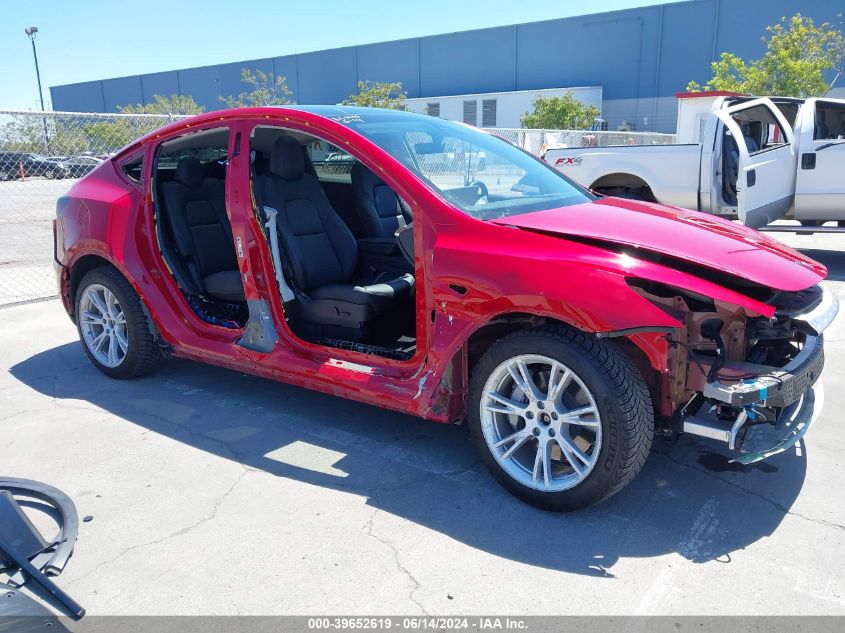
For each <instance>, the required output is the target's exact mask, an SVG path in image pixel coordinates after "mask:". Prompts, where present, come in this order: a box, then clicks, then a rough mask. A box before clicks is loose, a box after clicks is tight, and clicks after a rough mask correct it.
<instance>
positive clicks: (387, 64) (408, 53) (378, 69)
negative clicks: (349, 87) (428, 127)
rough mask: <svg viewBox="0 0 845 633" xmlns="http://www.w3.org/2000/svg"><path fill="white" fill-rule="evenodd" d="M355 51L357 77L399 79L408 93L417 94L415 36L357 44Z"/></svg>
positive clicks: (410, 95) (414, 95) (417, 76)
mask: <svg viewBox="0 0 845 633" xmlns="http://www.w3.org/2000/svg"><path fill="white" fill-rule="evenodd" d="M356 52H357V55H358V81H388V82H393V81H400V82H402V86H403V87H404V89H405V92H406V93H407V94H408V96H409V97H411V98H413V97H418V96H419V95H420V84H419V73H418V70H417V69H418V65H417V40H400V41H398V42H385V43H384V44H369V45H367V46H358V47H357V48H356Z"/></svg>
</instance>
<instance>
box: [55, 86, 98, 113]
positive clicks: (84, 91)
mask: <svg viewBox="0 0 845 633" xmlns="http://www.w3.org/2000/svg"><path fill="white" fill-rule="evenodd" d="M50 100H51V101H52V102H53V110H56V111H59V112H62V111H64V112H105V110H106V108H105V104H104V103H103V86H102V82H100V81H86V82H85V83H80V84H68V85H66V86H53V87H52V88H50Z"/></svg>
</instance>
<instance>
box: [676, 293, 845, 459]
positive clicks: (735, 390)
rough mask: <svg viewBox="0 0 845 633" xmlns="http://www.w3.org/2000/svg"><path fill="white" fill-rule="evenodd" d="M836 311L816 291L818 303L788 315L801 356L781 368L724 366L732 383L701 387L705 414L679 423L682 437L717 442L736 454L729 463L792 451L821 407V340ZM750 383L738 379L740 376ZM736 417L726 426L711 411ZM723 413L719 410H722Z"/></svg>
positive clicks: (827, 296) (830, 298)
mask: <svg viewBox="0 0 845 633" xmlns="http://www.w3.org/2000/svg"><path fill="white" fill-rule="evenodd" d="M838 311H839V300H838V299H837V297H836V295H835V294H834V293H833V292H832V291H830V290H829V289H828V288H826V287H822V295H821V298H820V300H819V301H818V302H817V303H815V304H814V305H813V307H812V308H811V309H809V310H807V311H806V312H804V313H803V314H796V315H790V316H791V317H792V318H793V320H794V321H798V322H799V324H798V325H799V330H800V331H801V332H803V333H804V336H805V338H804V342H803V345H802V347H801V350H800V351H799V352H798V354H797V355H796V356H795V358H793V359H792V360H791V361H789V363H787V364H786V365H784V366H783V367H770V366H766V365H755V364H752V363H737V362H730V361H729V362H727V363H725V365H724V368H723V369H724V371H725V372H726V373H727V374H728V375H730V374H731V373H733V374H734V375H736V376H737V377H738V378H737V379H736V380H733V381H731V380H729V379H727V378H723V379H722V380H715V381H713V382H708V383H705V385H704V387H703V389H702V391H701V395H703V396H704V397H705V398H706V399H708V400H709V402H710V406H709V409H708V410H702V411H700V412H699V413H696V414H695V415H690V416H687V417H684V418H683V430H684V432H685V433H690V434H692V435H698V436H700V437H706V438H709V439H714V440H719V441H722V442H724V443H726V444H727V445H728V448H729V449H730V450H732V451H733V450H736V449H739V455H738V456H736V457H734V458H733V459H732V460H731V461H732V462H738V463H741V464H753V463H754V462H758V461H760V460H763V459H766V458H767V457H771V456H772V455H776V454H777V453H781V452H783V451H785V450H787V449H788V448H789V447H790V446H794V445H795V444H796V443H797V442H798V441H799V440H800V439H801V438H802V437H804V435H805V434H806V433H807V431H809V430H810V427H811V426H812V425H813V423H814V422H815V421H816V420H817V419H818V416H819V414H820V412H821V409H822V405H823V402H824V391H823V389H822V386H821V384H820V383H818V382H817V381H818V379H819V376H820V375H821V372H822V369H823V368H824V337H823V335H822V332H824V330H826V329H827V328H828V326H830V324H831V323H832V322H833V320H834V318H835V317H836V314H837V312H838ZM748 375H751V376H753V377H752V378H750V379H739V377H742V376H748ZM718 405H722V406H724V407H731V408H733V409H734V410H736V411H738V413H737V414H736V417H735V419H732V420H727V419H723V418H721V417H720V416H719V415H718V414H717V410H719V409H722V406H718ZM762 408H766V410H768V411H770V412H774V413H776V416H777V417H775V418H774V422H768V423H767V422H763V423H760V409H762ZM722 410H723V409H722Z"/></svg>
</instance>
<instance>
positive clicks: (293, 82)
mask: <svg viewBox="0 0 845 633" xmlns="http://www.w3.org/2000/svg"><path fill="white" fill-rule="evenodd" d="M273 71H274V72H275V73H276V76H278V77H284V78H285V82H286V83H287V87H288V88H290V91H291V92H292V93H293V95H292V96H291V97H289V99H292V100H293V101H298V100H299V98H298V97H297V95H298V94H299V83H298V81H297V74H298V73H297V70H296V55H286V56H285V57H274V58H273Z"/></svg>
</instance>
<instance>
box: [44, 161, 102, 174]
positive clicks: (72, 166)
mask: <svg viewBox="0 0 845 633" xmlns="http://www.w3.org/2000/svg"><path fill="white" fill-rule="evenodd" d="M47 160H50V161H53V162H57V163H61V164H62V165H63V166H64V168H65V171H66V173H67V176H66V177H68V178H81V177H82V176H84V175H85V174H87V173H89V172H91V171H93V170H94V168H95V167H97V166H99V165H100V163H102V162H103V161H102V159H100V158H95V157H94V156H50V157H49V158H48V159H47Z"/></svg>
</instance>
